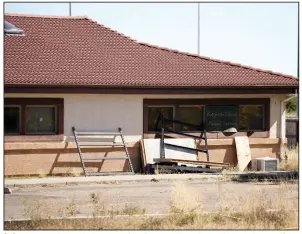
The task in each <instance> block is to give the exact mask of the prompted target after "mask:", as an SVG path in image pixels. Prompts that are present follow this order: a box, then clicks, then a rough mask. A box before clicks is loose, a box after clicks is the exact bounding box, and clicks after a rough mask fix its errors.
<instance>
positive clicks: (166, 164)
mask: <svg viewBox="0 0 302 234" xmlns="http://www.w3.org/2000/svg"><path fill="white" fill-rule="evenodd" d="M166 122H169V123H173V124H179V125H184V126H190V127H193V128H194V129H196V130H197V131H198V132H200V135H199V136H194V135H191V134H188V133H184V132H181V131H176V130H171V129H168V128H166V127H165V123H166ZM159 124H160V130H161V136H160V158H157V159H154V162H156V165H154V166H153V168H155V167H156V168H160V167H161V168H166V169H168V168H170V169H172V170H178V171H191V172H212V173H217V172H221V171H222V169H217V168H211V167H228V166H229V164H226V163H217V162H211V161H210V157H209V151H208V142H207V132H206V128H205V127H204V126H203V125H202V124H201V125H200V126H198V125H194V124H190V123H185V122H182V121H179V120H174V119H168V118H166V117H165V116H164V115H163V114H162V113H160V114H159V116H158V118H157V124H156V126H157V128H158V125H159ZM166 133H173V134H176V135H181V136H184V137H188V138H193V139H194V140H196V139H198V140H203V141H204V142H205V149H204V150H203V149H198V148H197V147H195V148H192V147H186V146H180V145H176V144H171V143H167V142H165V134H166ZM166 148H170V149H171V148H172V149H174V150H182V151H191V152H194V153H195V152H196V153H197V152H202V153H205V154H206V159H207V160H206V161H197V160H196V161H195V160H187V159H186V158H185V159H176V158H172V159H166V158H165V149H166ZM186 164H190V166H188V165H186Z"/></svg>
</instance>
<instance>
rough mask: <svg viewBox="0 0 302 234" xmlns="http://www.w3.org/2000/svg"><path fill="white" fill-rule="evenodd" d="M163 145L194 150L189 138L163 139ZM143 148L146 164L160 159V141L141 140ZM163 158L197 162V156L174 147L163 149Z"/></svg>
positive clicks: (192, 142)
mask: <svg viewBox="0 0 302 234" xmlns="http://www.w3.org/2000/svg"><path fill="white" fill-rule="evenodd" d="M165 143H170V144H174V145H180V146H185V147H189V148H193V149H196V143H195V140H194V139H191V138H177V139H165ZM143 146H144V150H145V155H146V164H154V161H153V159H154V158H160V139H143ZM165 158H167V159H169V158H175V159H187V160H194V161H195V160H197V154H196V152H193V151H187V150H183V149H180V148H176V147H167V148H165Z"/></svg>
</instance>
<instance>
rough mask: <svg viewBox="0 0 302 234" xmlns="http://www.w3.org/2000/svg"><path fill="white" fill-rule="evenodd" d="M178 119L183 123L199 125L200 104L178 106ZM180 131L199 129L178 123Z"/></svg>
mask: <svg viewBox="0 0 302 234" xmlns="http://www.w3.org/2000/svg"><path fill="white" fill-rule="evenodd" d="M179 118H180V119H179V120H180V121H182V122H185V123H190V124H194V125H198V126H201V124H202V123H203V107H202V106H180V107H179ZM179 126H180V130H181V131H200V130H198V129H196V128H194V127H192V126H186V125H179Z"/></svg>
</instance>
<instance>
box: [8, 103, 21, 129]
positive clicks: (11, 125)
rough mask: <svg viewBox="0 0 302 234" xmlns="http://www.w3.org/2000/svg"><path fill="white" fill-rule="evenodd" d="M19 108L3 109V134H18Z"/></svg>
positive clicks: (9, 107)
mask: <svg viewBox="0 0 302 234" xmlns="http://www.w3.org/2000/svg"><path fill="white" fill-rule="evenodd" d="M20 116H21V115H20V106H5V107H4V133H5V134H20Z"/></svg>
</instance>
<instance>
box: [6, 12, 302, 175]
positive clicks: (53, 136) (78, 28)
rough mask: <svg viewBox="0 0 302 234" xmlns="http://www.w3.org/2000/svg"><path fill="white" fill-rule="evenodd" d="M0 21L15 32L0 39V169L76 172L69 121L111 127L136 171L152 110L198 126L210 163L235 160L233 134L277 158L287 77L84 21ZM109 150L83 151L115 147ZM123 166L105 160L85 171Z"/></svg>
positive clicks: (255, 152)
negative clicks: (0, 130)
mask: <svg viewBox="0 0 302 234" xmlns="http://www.w3.org/2000/svg"><path fill="white" fill-rule="evenodd" d="M5 21H7V22H8V23H10V24H11V25H13V26H16V27H17V28H19V29H21V30H22V33H13V32H12V33H10V32H9V30H8V32H7V33H5V36H4V94H5V100H4V105H5V106H4V140H5V144H4V158H5V161H4V162H5V175H29V174H32V175H33V174H62V173H63V174H64V173H72V172H74V173H76V172H82V167H81V163H80V159H79V155H78V151H77V148H76V144H75V143H74V141H73V138H72V136H73V133H72V127H73V126H74V127H75V128H76V129H79V130H81V131H96V130H103V131H116V129H117V128H118V127H121V128H122V130H123V133H124V135H125V140H126V142H127V143H128V149H129V154H130V157H131V159H132V164H133V167H134V170H135V171H136V172H140V171H142V164H141V151H140V143H139V142H140V139H142V138H154V137H156V133H157V129H156V128H155V121H156V118H157V114H158V111H159V110H161V111H163V113H164V114H165V115H166V116H167V117H169V118H173V119H178V120H181V121H185V122H189V123H192V124H201V123H203V124H205V126H207V131H208V134H207V135H208V145H209V154H210V160H211V161H216V162H228V163H230V164H232V165H235V164H236V162H237V158H236V147H235V143H234V137H235V136H248V137H249V143H250V147H251V153H252V157H277V158H279V157H281V156H282V148H283V145H284V144H285V143H286V139H285V102H284V101H285V100H286V95H287V94H293V93H296V92H297V90H298V79H297V78H296V77H292V76H289V75H283V74H279V73H276V72H272V71H265V70H261V69H256V68H252V67H248V66H244V65H241V64H236V63H232V62H226V61H220V60H217V59H212V58H208V57H203V56H199V55H196V54H189V53H184V52H179V51H177V50H172V49H168V48H162V47H158V46H154V45H149V44H147V43H141V42H137V41H135V40H133V39H131V38H129V37H127V36H125V35H123V34H121V33H119V32H116V31H114V30H111V29H109V28H107V27H105V26H103V25H101V24H98V23H97V22H94V21H92V20H91V19H89V18H87V17H61V16H35V15H18V14H6V15H5ZM259 56H261V51H259ZM211 109H212V110H213V111H212V112H208V111H207V110H211ZM217 120H218V122H217ZM168 127H169V128H172V129H175V130H178V131H185V132H189V133H192V134H199V133H196V132H194V131H193V130H192V129H190V128H182V129H181V127H180V126H176V125H169V126H168ZM227 127H233V129H236V131H233V132H224V129H225V128H227ZM171 135H172V136H173V134H171ZM200 147H202V146H200ZM111 151H112V148H110V147H107V148H106V147H98V148H94V147H91V148H88V149H87V152H91V153H92V154H98V155H100V154H103V155H108V156H110V155H115V154H119V153H120V152H119V149H117V151H114V152H111ZM202 157H204V155H200V157H199V158H200V160H203V158H202ZM125 165H126V163H125V162H124V161H122V160H119V161H115V160H112V161H111V160H105V161H104V162H94V163H91V164H88V167H91V168H92V170H99V171H110V170H119V169H121V168H123V167H125Z"/></svg>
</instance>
